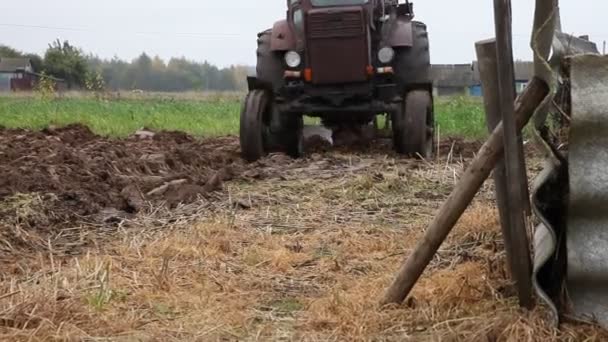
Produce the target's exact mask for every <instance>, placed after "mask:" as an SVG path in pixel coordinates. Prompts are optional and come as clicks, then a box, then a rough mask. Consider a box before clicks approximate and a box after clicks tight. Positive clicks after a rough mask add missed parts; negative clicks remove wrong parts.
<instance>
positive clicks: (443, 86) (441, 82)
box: [431, 62, 534, 96]
mask: <svg viewBox="0 0 608 342" xmlns="http://www.w3.org/2000/svg"><path fill="white" fill-rule="evenodd" d="M532 76H534V63H532V62H515V89H516V91H517V92H518V93H520V92H522V91H523V90H524V89H525V87H526V86H527V85H528V82H530V80H531V79H532ZM431 77H432V80H433V87H434V95H435V96H457V95H461V96H462V95H464V96H483V91H482V88H481V79H480V77H479V67H478V63H477V62H473V63H472V64H436V65H433V66H431Z"/></svg>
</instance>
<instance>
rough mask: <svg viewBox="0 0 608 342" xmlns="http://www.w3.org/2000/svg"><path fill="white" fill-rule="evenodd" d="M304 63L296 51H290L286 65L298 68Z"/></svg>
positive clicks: (286, 56) (286, 58)
mask: <svg viewBox="0 0 608 342" xmlns="http://www.w3.org/2000/svg"><path fill="white" fill-rule="evenodd" d="M301 63H302V57H301V56H300V54H299V53H297V52H295V51H289V52H288V53H286V54H285V64H287V66H288V67H290V68H297V67H299V66H300V64H301Z"/></svg>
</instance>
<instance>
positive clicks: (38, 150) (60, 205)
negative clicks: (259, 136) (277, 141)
mask: <svg viewBox="0 0 608 342" xmlns="http://www.w3.org/2000/svg"><path fill="white" fill-rule="evenodd" d="M241 165H242V164H241V161H240V159H239V156H238V146H237V144H236V141H235V140H234V139H233V138H215V139H207V140H196V139H194V138H192V137H190V136H188V135H186V134H183V133H177V132H161V133H156V134H152V133H148V134H137V135H134V136H132V137H130V138H127V139H123V140H116V139H108V138H103V137H99V136H96V135H95V134H93V133H92V132H91V131H90V130H89V129H88V128H86V127H84V126H80V125H72V126H68V127H64V128H57V129H46V130H43V131H41V132H30V131H24V130H7V129H2V130H0V201H3V200H6V199H7V198H8V197H11V196H15V194H31V193H37V194H40V195H43V196H47V195H52V196H54V197H56V200H55V201H54V202H55V205H54V206H53V207H52V208H50V209H51V210H53V212H54V214H55V215H53V216H55V217H56V219H57V220H59V221H64V222H70V221H74V220H76V219H78V220H83V218H84V219H86V218H90V217H94V216H95V215H96V214H98V213H100V212H102V211H104V210H105V211H108V210H111V211H114V212H115V211H119V212H125V213H135V212H139V211H142V210H146V206H147V205H148V203H154V202H157V203H161V202H162V203H167V205H169V206H175V205H176V204H178V203H180V202H188V201H192V200H194V199H196V197H197V196H199V195H205V194H207V193H208V192H210V191H213V190H215V189H217V188H218V187H220V186H221V184H222V182H223V181H226V180H229V179H231V178H232V177H233V169H234V168H237V169H238V168H239V167H240V166H241ZM57 223H59V222H57Z"/></svg>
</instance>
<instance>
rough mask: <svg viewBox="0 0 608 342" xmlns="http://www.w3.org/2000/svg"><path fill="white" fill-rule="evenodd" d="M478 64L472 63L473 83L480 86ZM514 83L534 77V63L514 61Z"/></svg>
mask: <svg viewBox="0 0 608 342" xmlns="http://www.w3.org/2000/svg"><path fill="white" fill-rule="evenodd" d="M478 64H479V63H478V62H473V73H474V75H473V82H474V83H475V84H481V78H480V76H479V65H478ZM514 66H515V81H526V82H527V81H529V80H531V79H532V77H534V63H533V62H524V61H515V64H514Z"/></svg>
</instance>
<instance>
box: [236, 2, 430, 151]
mask: <svg viewBox="0 0 608 342" xmlns="http://www.w3.org/2000/svg"><path fill="white" fill-rule="evenodd" d="M413 19H414V6H413V4H412V3H410V2H409V1H405V2H403V1H398V0H288V1H287V18H286V19H284V20H280V21H277V22H276V23H275V24H274V26H273V27H272V29H269V30H266V31H263V32H261V33H259V34H258V40H257V66H256V75H255V76H250V77H248V78H247V83H248V88H249V92H248V94H247V96H246V99H245V101H244V103H243V107H242V112H241V121H240V143H241V151H242V157H243V158H244V159H245V160H247V161H249V162H254V161H256V160H258V159H260V158H262V157H263V156H264V155H266V154H267V153H268V152H272V151H283V152H285V153H287V154H288V155H289V156H291V157H293V158H298V157H300V156H302V154H303V127H304V123H303V116H305V115H306V116H310V117H317V118H320V120H321V123H322V124H323V125H324V126H326V127H328V128H331V129H332V130H334V129H336V128H337V127H343V126H351V127H355V126H359V127H362V126H366V125H367V126H371V125H372V124H375V125H378V122H379V121H380V120H379V118H380V116H384V117H385V118H386V119H385V120H384V121H385V123H386V125H385V127H386V128H389V127H390V128H391V130H390V131H391V133H392V134H391V135H392V139H393V145H394V149H395V150H396V152H398V153H400V154H404V155H408V156H411V157H419V158H429V157H431V155H432V153H433V150H434V149H433V144H434V133H433V132H434V124H435V123H434V111H433V95H432V93H433V92H432V82H431V80H430V55H429V39H428V33H427V28H426V25H425V24H423V23H421V22H418V21H414V20H413Z"/></svg>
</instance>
